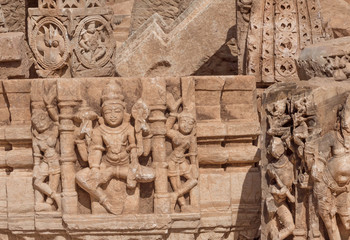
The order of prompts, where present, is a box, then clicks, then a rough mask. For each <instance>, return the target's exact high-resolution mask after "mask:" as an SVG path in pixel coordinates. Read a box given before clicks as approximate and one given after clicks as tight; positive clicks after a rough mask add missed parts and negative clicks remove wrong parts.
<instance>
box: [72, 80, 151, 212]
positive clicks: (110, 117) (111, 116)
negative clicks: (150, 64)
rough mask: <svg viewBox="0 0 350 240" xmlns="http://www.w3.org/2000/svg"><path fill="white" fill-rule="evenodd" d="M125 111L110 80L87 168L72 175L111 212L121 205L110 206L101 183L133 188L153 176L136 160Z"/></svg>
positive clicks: (118, 92)
mask: <svg viewBox="0 0 350 240" xmlns="http://www.w3.org/2000/svg"><path fill="white" fill-rule="evenodd" d="M125 111H126V110H125V102H124V96H123V94H122V90H121V87H120V85H119V84H117V83H115V82H114V81H111V82H110V83H109V84H108V85H107V87H106V88H105V89H104V90H103V92H102V118H101V121H100V124H99V125H98V126H96V127H95V128H94V129H93V131H92V133H91V143H90V144H89V146H88V148H87V161H88V163H89V167H88V168H84V169H82V170H80V171H79V172H77V174H76V181H77V183H78V185H79V186H80V187H81V188H83V189H84V190H85V191H87V192H88V193H89V194H90V195H91V196H92V197H93V198H95V199H97V200H98V201H99V203H100V204H101V205H102V206H103V207H104V208H105V209H106V210H107V211H108V212H109V213H112V214H121V213H122V211H123V208H122V207H120V206H119V207H116V206H113V204H112V203H111V202H110V200H111V199H110V198H108V196H107V195H106V194H105V192H104V190H103V189H102V188H101V185H103V184H106V183H107V184H108V182H109V181H110V180H111V179H122V180H125V181H126V187H127V188H129V189H134V188H135V187H136V185H137V183H138V182H152V181H153V180H154V178H155V173H154V170H153V169H152V168H149V167H145V166H141V165H140V164H139V162H138V154H137V142H136V139H135V128H134V127H133V126H132V125H131V124H130V120H129V118H130V116H129V115H128V114H127V113H126V112H125ZM92 116H93V114H92ZM78 149H79V148H78ZM80 149H82V148H80ZM81 155H86V153H85V154H81ZM115 197H116V198H118V196H115Z"/></svg>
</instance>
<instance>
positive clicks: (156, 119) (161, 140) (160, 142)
mask: <svg viewBox="0 0 350 240" xmlns="http://www.w3.org/2000/svg"><path fill="white" fill-rule="evenodd" d="M151 109H152V112H151V117H150V122H151V128H152V132H153V135H154V136H153V142H152V157H153V163H154V165H155V168H156V180H155V182H154V186H155V199H154V212H155V213H169V211H170V199H169V193H168V164H167V162H166V151H165V134H166V128H165V121H166V118H165V116H164V111H165V106H151Z"/></svg>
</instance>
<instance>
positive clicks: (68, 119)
mask: <svg viewBox="0 0 350 240" xmlns="http://www.w3.org/2000/svg"><path fill="white" fill-rule="evenodd" d="M75 105H76V102H74V101H63V102H60V103H59V107H60V110H61V114H60V149H61V174H62V176H61V177H62V211H63V213H68V214H76V213H77V208H78V195H77V192H76V190H75V168H74V165H75V161H76V160H77V158H76V155H75V152H74V124H73V120H72V119H73V108H74V106H75Z"/></svg>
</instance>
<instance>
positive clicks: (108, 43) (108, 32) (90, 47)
mask: <svg viewBox="0 0 350 240" xmlns="http://www.w3.org/2000/svg"><path fill="white" fill-rule="evenodd" d="M112 35H113V31H112V28H111V26H110V24H109V23H108V22H107V21H106V19H104V18H103V17H100V16H95V17H87V18H85V19H84V20H82V21H81V22H80V23H79V25H78V27H77V29H76V35H75V40H74V42H75V43H76V46H78V48H77V49H76V50H75V53H76V55H77V59H78V61H79V62H81V63H82V64H83V65H84V66H86V67H87V68H98V67H103V66H104V65H106V64H107V63H108V62H109V61H110V59H111V57H112V56H113V51H114V48H113V42H112V39H113V37H112Z"/></svg>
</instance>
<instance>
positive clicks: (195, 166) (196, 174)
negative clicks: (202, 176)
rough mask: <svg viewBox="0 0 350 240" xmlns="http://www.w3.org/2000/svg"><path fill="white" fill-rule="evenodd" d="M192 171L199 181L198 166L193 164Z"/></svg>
mask: <svg viewBox="0 0 350 240" xmlns="http://www.w3.org/2000/svg"><path fill="white" fill-rule="evenodd" d="M191 171H192V176H193V178H194V179H198V178H199V171H198V167H197V165H196V164H191Z"/></svg>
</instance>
